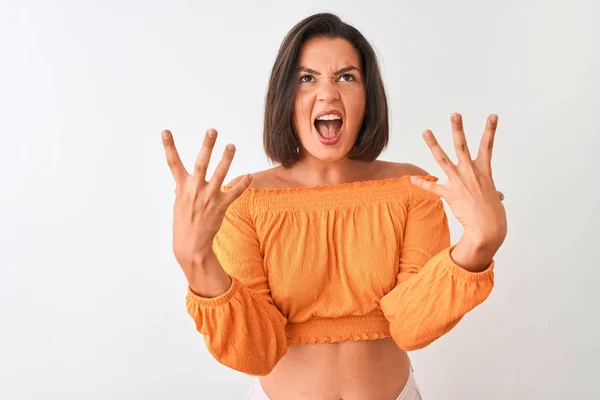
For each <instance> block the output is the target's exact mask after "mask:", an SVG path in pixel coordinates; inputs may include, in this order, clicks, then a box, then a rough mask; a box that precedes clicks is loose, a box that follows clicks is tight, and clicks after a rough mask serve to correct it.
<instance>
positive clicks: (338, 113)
mask: <svg viewBox="0 0 600 400" xmlns="http://www.w3.org/2000/svg"><path fill="white" fill-rule="evenodd" d="M327 114H333V115H337V116H338V117H340V118H341V119H342V122H344V116H343V115H342V113H341V112H339V111H338V110H328V111H321V112H320V113H318V114H317V115H315V116H314V118H313V124H314V123H315V121H316V120H317V119H319V118H320V117H322V116H323V115H327Z"/></svg>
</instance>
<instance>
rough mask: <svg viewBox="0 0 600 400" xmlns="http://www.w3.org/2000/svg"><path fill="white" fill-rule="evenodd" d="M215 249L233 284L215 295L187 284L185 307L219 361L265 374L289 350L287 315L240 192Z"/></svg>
mask: <svg viewBox="0 0 600 400" xmlns="http://www.w3.org/2000/svg"><path fill="white" fill-rule="evenodd" d="M222 190H225V189H222ZM213 250H214V252H215V254H216V256H217V259H218V260H219V262H220V263H221V265H222V266H223V269H224V270H225V271H226V272H227V273H228V274H229V276H230V277H231V279H232V285H231V286H230V288H229V289H228V290H227V292H225V293H223V294H221V295H219V296H217V297H213V298H203V297H200V296H198V295H197V294H195V293H194V292H193V291H192V290H191V289H190V288H189V286H188V292H187V297H186V305H187V310H188V313H189V315H190V316H191V317H192V318H193V320H194V321H195V323H196V329H197V330H198V332H200V333H201V334H202V335H203V336H204V340H205V343H206V346H207V348H208V350H209V351H210V353H211V354H212V355H213V357H214V358H215V359H216V360H217V361H219V362H220V363H221V364H223V365H226V366H228V367H230V368H232V369H235V370H237V371H240V372H243V373H246V374H249V375H267V374H268V373H269V372H270V371H271V370H272V369H273V367H274V366H275V365H276V364H277V362H278V361H279V360H280V359H281V358H282V357H283V356H284V355H285V354H286V352H287V339H286V332H285V326H286V323H287V320H286V318H285V317H284V316H283V315H282V314H281V313H280V312H279V310H278V309H277V308H276V307H275V305H274V304H273V299H272V298H271V295H270V290H269V285H268V282H267V277H266V275H265V272H264V269H263V256H262V254H261V252H260V247H259V240H258V237H257V234H256V230H255V228H254V224H253V221H252V218H251V216H250V213H249V210H248V207H247V202H246V201H244V200H243V199H242V197H240V198H238V199H236V201H234V202H233V203H232V204H231V205H230V206H229V208H228V210H227V212H226V214H225V217H224V220H223V224H222V225H221V228H220V229H219V231H218V233H217V235H216V237H215V239H214V242H213Z"/></svg>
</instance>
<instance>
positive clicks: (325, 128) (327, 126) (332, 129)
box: [315, 119, 342, 139]
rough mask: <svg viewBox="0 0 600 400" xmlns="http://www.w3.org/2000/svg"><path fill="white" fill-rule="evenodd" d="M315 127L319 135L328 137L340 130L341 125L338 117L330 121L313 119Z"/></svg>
mask: <svg viewBox="0 0 600 400" xmlns="http://www.w3.org/2000/svg"><path fill="white" fill-rule="evenodd" d="M315 127H316V128H317V131H319V134H320V135H321V136H323V137H324V138H328V139H330V138H332V137H334V136H335V135H336V134H337V133H338V132H339V131H340V128H341V127H342V121H340V120H339V119H334V120H331V121H320V120H317V121H315Z"/></svg>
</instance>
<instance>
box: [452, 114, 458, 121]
mask: <svg viewBox="0 0 600 400" xmlns="http://www.w3.org/2000/svg"><path fill="white" fill-rule="evenodd" d="M452 119H453V120H454V122H460V114H455V115H454V116H453V117H452Z"/></svg>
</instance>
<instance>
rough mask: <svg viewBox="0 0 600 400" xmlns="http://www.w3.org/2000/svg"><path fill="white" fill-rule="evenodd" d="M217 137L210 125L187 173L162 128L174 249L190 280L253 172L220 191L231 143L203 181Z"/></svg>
mask: <svg viewBox="0 0 600 400" xmlns="http://www.w3.org/2000/svg"><path fill="white" fill-rule="evenodd" d="M216 139H217V131H216V130H214V129H209V130H208V131H207V132H206V135H205V136H204V142H203V143H202V149H201V150H200V153H199V154H198V157H197V158H196V163H195V166H194V173H193V174H192V175H190V174H189V173H188V172H187V171H186V169H185V167H184V166H183V164H182V162H181V159H180V158H179V154H178V153H177V149H176V148H175V143H174V142H173V136H172V135H171V132H170V131H168V130H165V131H163V132H162V141H163V146H164V148H165V152H166V156H167V163H168V165H169V168H170V169H171V173H172V174H173V178H174V179H175V204H174V206H173V208H174V213H173V252H174V253H175V258H176V259H177V262H178V263H179V265H180V266H181V268H182V269H183V272H184V273H185V275H186V277H187V279H188V281H189V282H192V280H194V279H197V277H198V275H202V274H201V273H200V274H199V272H205V271H198V269H199V268H202V267H203V265H202V264H203V262H202V261H203V260H205V259H206V257H207V256H208V255H210V254H211V253H212V243H213V239H214V237H215V235H216V234H217V232H218V231H219V228H220V227H221V224H222V223H223V217H224V216H225V211H226V210H227V207H229V205H230V204H231V203H232V202H233V201H234V200H235V199H237V198H238V197H239V196H240V195H241V194H242V193H243V192H244V190H246V188H247V187H248V186H249V185H250V182H251V181H252V175H246V176H244V177H243V178H242V179H241V180H240V181H239V182H238V183H237V184H236V185H235V186H233V188H232V189H230V190H227V191H224V192H222V191H221V186H222V185H223V180H224V179H225V177H226V175H227V172H228V171H229V167H230V165H231V161H232V160H233V155H234V153H235V146H234V145H233V144H228V145H227V146H226V147H225V151H224V152H223V158H221V161H220V162H219V164H218V165H217V168H216V169H215V172H214V174H213V176H212V179H211V180H210V181H208V182H207V181H206V171H207V169H208V164H209V162H210V157H211V154H212V150H213V148H214V145H215V141H216Z"/></svg>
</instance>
